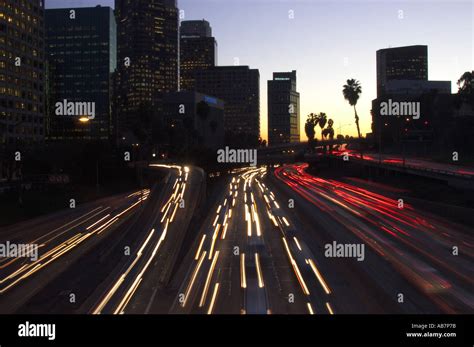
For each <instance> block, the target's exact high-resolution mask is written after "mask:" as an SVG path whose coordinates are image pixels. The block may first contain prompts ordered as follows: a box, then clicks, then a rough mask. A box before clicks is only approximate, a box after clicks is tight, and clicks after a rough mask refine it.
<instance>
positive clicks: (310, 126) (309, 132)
mask: <svg viewBox="0 0 474 347" xmlns="http://www.w3.org/2000/svg"><path fill="white" fill-rule="evenodd" d="M304 132H305V133H306V137H307V138H308V145H309V147H310V148H312V144H313V142H314V137H315V135H316V132H315V131H314V122H313V119H312V117H311V115H309V116H308V119H307V120H306V123H305V125H304Z"/></svg>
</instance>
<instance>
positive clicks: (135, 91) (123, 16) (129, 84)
mask: <svg viewBox="0 0 474 347" xmlns="http://www.w3.org/2000/svg"><path fill="white" fill-rule="evenodd" d="M115 11H116V19H117V45H118V51H117V57H118V58H117V75H116V95H115V101H116V102H115V105H114V108H115V111H116V114H117V116H118V122H119V124H118V126H119V128H120V129H119V131H123V130H124V129H125V130H126V129H130V128H132V127H133V126H134V125H133V124H134V122H136V118H137V114H136V113H137V110H138V109H140V108H142V107H146V108H149V109H152V110H156V109H157V108H159V107H161V106H160V105H161V100H162V99H163V95H164V94H165V93H168V92H174V91H177V90H178V62H179V37H178V29H179V13H178V9H177V7H176V0H115Z"/></svg>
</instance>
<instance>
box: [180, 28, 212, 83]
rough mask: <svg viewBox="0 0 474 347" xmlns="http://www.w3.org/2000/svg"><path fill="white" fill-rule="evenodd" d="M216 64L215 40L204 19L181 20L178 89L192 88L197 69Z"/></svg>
mask: <svg viewBox="0 0 474 347" xmlns="http://www.w3.org/2000/svg"><path fill="white" fill-rule="evenodd" d="M216 64H217V42H216V39H215V38H214V37H212V29H211V26H210V25H209V22H207V21H205V20H199V21H194V20H193V21H184V22H181V29H180V89H181V90H194V87H195V76H194V74H195V73H196V71H197V70H204V69H208V68H210V67H213V66H215V65H216Z"/></svg>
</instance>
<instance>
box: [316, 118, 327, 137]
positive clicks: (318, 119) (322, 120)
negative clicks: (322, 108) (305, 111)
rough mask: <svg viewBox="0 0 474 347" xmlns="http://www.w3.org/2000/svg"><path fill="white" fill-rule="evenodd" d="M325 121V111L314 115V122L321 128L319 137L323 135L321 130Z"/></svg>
mask: <svg viewBox="0 0 474 347" xmlns="http://www.w3.org/2000/svg"><path fill="white" fill-rule="evenodd" d="M327 121H328V117H327V116H326V113H324V112H320V113H319V114H318V115H316V119H315V122H316V123H315V124H316V125H319V127H320V128H321V137H323V134H322V131H323V129H324V127H325V126H326V123H327Z"/></svg>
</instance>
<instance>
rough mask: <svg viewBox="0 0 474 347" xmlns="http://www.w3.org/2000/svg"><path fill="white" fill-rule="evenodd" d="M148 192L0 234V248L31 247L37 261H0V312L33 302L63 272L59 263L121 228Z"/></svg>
mask: <svg viewBox="0 0 474 347" xmlns="http://www.w3.org/2000/svg"><path fill="white" fill-rule="evenodd" d="M148 193H149V191H148V190H142V191H137V192H133V193H131V194H121V195H117V196H113V197H109V198H105V199H101V200H99V201H96V202H91V203H87V204H84V205H78V206H77V207H76V208H73V209H69V210H64V211H60V212H58V213H55V214H52V215H49V216H45V217H40V218H37V219H34V220H31V221H27V222H24V223H19V224H17V225H14V226H12V227H9V228H4V229H3V230H1V231H0V240H1V241H0V243H1V244H4V245H5V244H7V243H10V244H15V245H30V246H31V245H36V246H37V247H38V248H37V249H38V257H37V259H35V258H32V257H17V256H11V257H3V258H1V259H0V312H2V313H8V312H11V311H12V310H15V309H16V308H18V307H19V306H20V305H21V304H23V303H24V302H25V301H27V300H28V299H29V298H30V297H32V296H33V295H34V294H35V293H36V292H37V291H39V290H40V289H41V288H42V287H43V286H45V285H46V284H47V283H48V281H51V280H52V279H54V277H55V276H57V275H59V274H60V273H61V272H62V271H64V270H65V269H66V268H67V266H68V263H67V262H64V261H63V259H64V258H66V257H67V256H68V255H69V254H72V253H75V252H76V251H77V250H78V249H81V248H84V247H88V246H89V245H91V244H93V243H94V242H95V239H98V238H101V237H103V236H104V235H105V234H107V233H108V232H110V230H112V229H114V227H116V226H118V225H120V224H121V223H122V222H123V221H125V220H126V219H127V218H128V217H129V216H130V215H132V214H133V213H134V212H135V211H136V210H137V208H138V206H140V204H141V203H142V202H144V201H145V200H146V199H147V198H148ZM59 263H61V266H57V265H58V264H59ZM53 268H54V270H53Z"/></svg>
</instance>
